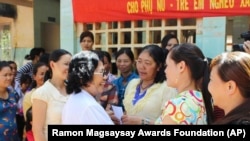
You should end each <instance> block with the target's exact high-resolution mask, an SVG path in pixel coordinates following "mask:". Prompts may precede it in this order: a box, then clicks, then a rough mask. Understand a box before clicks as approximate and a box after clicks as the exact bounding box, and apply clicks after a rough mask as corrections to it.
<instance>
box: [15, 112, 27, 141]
mask: <svg viewBox="0 0 250 141" xmlns="http://www.w3.org/2000/svg"><path fill="white" fill-rule="evenodd" d="M16 123H17V130H18V136H19V138H20V141H22V140H23V131H24V125H25V120H24V116H23V115H16Z"/></svg>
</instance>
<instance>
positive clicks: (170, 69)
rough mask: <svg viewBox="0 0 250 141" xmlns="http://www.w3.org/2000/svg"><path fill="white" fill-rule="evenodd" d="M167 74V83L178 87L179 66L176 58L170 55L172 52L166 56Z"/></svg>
mask: <svg viewBox="0 0 250 141" xmlns="http://www.w3.org/2000/svg"><path fill="white" fill-rule="evenodd" d="M165 75H166V78H167V85H168V86H170V87H173V88H177V79H178V78H177V77H178V67H177V64H176V63H175V62H174V60H173V59H172V58H171V57H170V54H169V55H167V58H166V68H165Z"/></svg>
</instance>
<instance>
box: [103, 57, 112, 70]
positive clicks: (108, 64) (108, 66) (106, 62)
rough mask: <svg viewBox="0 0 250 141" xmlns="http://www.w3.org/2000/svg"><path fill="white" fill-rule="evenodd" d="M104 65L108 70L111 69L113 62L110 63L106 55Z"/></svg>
mask: <svg viewBox="0 0 250 141" xmlns="http://www.w3.org/2000/svg"><path fill="white" fill-rule="evenodd" d="M103 66H104V69H105V70H106V71H107V72H109V71H110V68H111V63H109V61H108V58H107V57H106V56H104V57H103Z"/></svg>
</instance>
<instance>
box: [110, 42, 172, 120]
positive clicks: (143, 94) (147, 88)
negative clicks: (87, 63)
mask: <svg viewBox="0 0 250 141" xmlns="http://www.w3.org/2000/svg"><path fill="white" fill-rule="evenodd" d="M164 60H165V54H164V53H163V51H162V48H160V47H159V46H158V45H153V44H152V45H147V46H145V47H144V48H142V51H141V53H140V54H139V56H138V60H137V62H136V68H137V71H138V73H139V76H140V78H138V79H133V80H131V81H130V82H129V84H128V86H127V88H126V91H125V94H124V96H125V97H124V100H123V102H124V107H125V110H126V114H125V115H124V116H122V119H121V120H122V124H149V123H150V122H151V121H154V120H156V119H157V117H158V116H160V114H161V110H162V108H163V106H164V103H165V102H166V101H167V100H169V99H170V98H173V97H175V95H176V94H177V92H176V90H175V89H174V88H170V87H168V86H166V84H165V82H164V81H165V80H166V77H165V76H164ZM114 121H115V120H114Z"/></svg>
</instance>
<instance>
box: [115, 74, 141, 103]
mask: <svg viewBox="0 0 250 141" xmlns="http://www.w3.org/2000/svg"><path fill="white" fill-rule="evenodd" d="M134 78H139V76H138V74H136V73H135V72H132V73H130V75H129V76H128V77H126V78H124V77H123V76H122V75H121V76H120V77H118V78H117V79H116V80H114V81H113V84H115V85H116V88H117V92H118V106H122V107H123V108H124V106H123V102H122V101H123V99H124V93H125V89H126V87H127V85H128V83H129V81H130V80H132V79H134ZM125 79H126V82H127V83H126V84H123V83H122V82H123V81H124V80H125Z"/></svg>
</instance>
